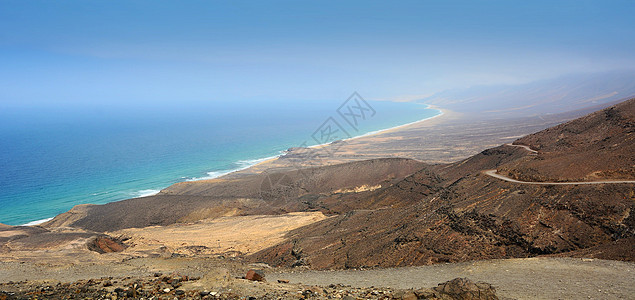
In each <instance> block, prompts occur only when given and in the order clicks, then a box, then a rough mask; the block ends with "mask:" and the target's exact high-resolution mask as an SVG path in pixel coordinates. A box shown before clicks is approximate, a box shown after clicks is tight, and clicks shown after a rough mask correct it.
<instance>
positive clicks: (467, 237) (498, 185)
mask: <svg viewBox="0 0 635 300" xmlns="http://www.w3.org/2000/svg"><path fill="white" fill-rule="evenodd" d="M634 107H635V100H629V101H626V102H624V103H621V104H619V105H616V106H613V107H610V108H608V109H605V110H602V111H600V112H597V113H594V114H592V115H589V116H587V117H583V118H580V119H577V120H575V121H572V122H569V123H566V124H562V125H560V126H557V127H554V128H551V129H547V130H545V131H543V132H540V133H537V134H534V135H530V136H528V137H525V138H521V139H519V140H518V141H516V143H519V144H520V143H522V144H525V145H528V146H530V147H535V149H538V154H537V155H533V154H534V153H532V152H531V151H528V150H527V149H525V148H522V147H514V146H508V145H503V146H500V147H496V148H493V149H488V150H485V151H483V152H482V153H480V154H478V155H476V156H473V157H471V158H468V159H466V160H463V161H460V162H457V163H454V164H450V165H436V166H427V167H425V168H424V169H422V170H420V171H418V172H416V173H414V174H413V175H411V176H408V177H406V178H405V179H404V180H402V181H400V182H398V183H396V184H394V185H392V186H389V187H385V188H382V189H379V190H376V191H373V192H372V193H370V194H365V195H342V196H340V195H337V196H331V197H324V198H322V199H318V200H316V205H325V206H327V207H330V208H331V209H332V210H333V209H335V210H336V212H337V213H340V214H339V215H338V216H337V217H335V218H331V219H327V220H324V221H321V222H319V223H316V224H312V225H309V226H306V227H303V228H299V229H297V230H295V231H293V232H292V233H291V234H290V236H289V240H288V241H287V242H285V243H282V244H280V245H278V246H276V247H272V248H269V249H266V250H264V251H261V252H259V253H257V254H255V255H253V257H252V258H253V259H254V260H257V261H266V262H270V263H274V264H277V265H287V266H293V265H296V266H297V265H310V266H311V267H313V268H322V269H324V268H352V267H375V266H382V267H391V266H406V265H421V264H431V263H439V262H458V261H466V260H474V259H489V258H509V257H531V256H537V255H549V254H560V255H567V253H571V254H574V253H576V255H579V254H580V253H586V254H587V255H588V256H592V257H600V258H607V259H623V260H633V259H634V258H635V257H634V254H633V253H634V252H635V251H634V250H635V239H634V236H635V217H633V215H632V214H631V211H632V210H633V208H634V205H635V184H634V183H625V184H601V183H600V184H586V185H551V184H545V185H539V184H538V185H534V184H523V183H514V182H508V181H503V180H500V179H497V178H493V177H491V176H488V175H486V174H484V173H483V171H484V170H488V169H498V170H499V172H502V171H503V170H507V172H509V173H512V174H515V175H517V176H516V177H518V178H523V179H528V180H534V179H537V177H538V176H536V175H534V174H541V173H540V172H548V171H549V170H554V171H553V172H555V170H558V173H557V174H559V175H560V176H563V177H557V178H558V179H561V178H563V179H565V180H568V179H578V178H583V179H587V178H589V177H590V178H597V177H593V176H581V175H579V174H585V175H586V174H610V175H611V176H610V177H608V176H607V177H605V178H613V176H617V175H620V176H625V177H627V179H629V178H630V179H632V177H631V176H632V173H629V171H628V170H632V168H633V159H634V155H633V153H635V151H632V150H630V149H633V136H632V132H633V122H634V118H633V108H634ZM555 137H559V138H560V141H559V140H558V138H555ZM572 141H579V142H578V143H573V142H572ZM576 145H579V147H576ZM530 149H531V148H530ZM599 149H603V152H602V153H601V154H598V152H597V151H599ZM611 149H612V151H611ZM571 153H575V155H571ZM603 154H605V155H603ZM576 155H577V156H576ZM576 157H577V159H576ZM552 160H553V164H555V165H557V166H558V168H550V169H545V170H544V171H543V169H541V166H544V165H549V163H550V161H552ZM567 164H568V165H567ZM580 165H583V166H584V167H579V166H580ZM527 166H531V167H527ZM529 169H534V170H536V171H532V173H528V174H527V175H524V174H525V173H523V171H525V170H529ZM622 170H627V171H622ZM547 174H550V173H547ZM554 174H556V173H554ZM521 175H522V176H521ZM545 177H546V176H545ZM538 178H540V179H542V178H543V177H538ZM546 178H549V177H546ZM600 178H603V177H600ZM341 207H347V208H348V209H341ZM600 248H604V249H603V250H598V249H600ZM584 249H587V250H588V251H587V252H584ZM590 249H596V250H595V251H594V250H590Z"/></svg>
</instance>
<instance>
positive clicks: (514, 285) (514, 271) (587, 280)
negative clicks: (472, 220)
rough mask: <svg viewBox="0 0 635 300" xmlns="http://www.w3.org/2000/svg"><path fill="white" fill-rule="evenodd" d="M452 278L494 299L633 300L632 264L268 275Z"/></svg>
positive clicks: (524, 263) (531, 263) (380, 283)
mask: <svg viewBox="0 0 635 300" xmlns="http://www.w3.org/2000/svg"><path fill="white" fill-rule="evenodd" d="M456 277H468V278H470V279H472V280H474V281H486V282H489V283H491V284H492V285H493V286H494V287H495V288H496V291H497V294H498V295H499V296H503V297H510V298H515V299H633V298H632V297H633V295H635V284H634V281H635V264H633V263H628V262H619V261H608V260H591V259H573V258H528V259H507V260H490V261H476V262H466V263H458V264H441V265H432V266H422V267H407V268H394V269H378V270H363V271H359V270H357V271H351V270H346V271H301V272H285V273H277V274H270V275H268V277H267V278H268V279H269V278H270V280H277V279H288V280H290V281H291V282H292V283H303V284H308V285H328V284H331V283H335V284H338V283H339V284H346V285H351V286H353V287H370V286H375V287H391V288H399V289H408V288H422V287H432V286H436V285H437V284H438V283H440V282H443V281H447V280H450V279H452V278H456Z"/></svg>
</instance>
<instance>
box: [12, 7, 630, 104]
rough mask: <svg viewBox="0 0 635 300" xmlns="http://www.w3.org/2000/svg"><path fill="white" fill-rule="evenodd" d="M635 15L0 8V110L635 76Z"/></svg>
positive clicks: (394, 94) (595, 11)
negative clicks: (613, 72) (579, 75)
mask: <svg viewBox="0 0 635 300" xmlns="http://www.w3.org/2000/svg"><path fill="white" fill-rule="evenodd" d="M633 15H635V1H607V0H599V1H581V0H575V1H552V0H549V1H526V0H524V1H507V0H505V1H472V0H468V1H222V2H221V1H25V0H16V1H8V0H1V1H0V105H4V106H5V107H6V106H48V105H59V104H77V103H84V104H88V105H93V104H95V103H97V104H99V105H102V104H106V105H119V104H126V105H127V104H130V103H137V104H141V105H149V104H160V103H163V102H174V101H179V102H180V101H184V102H199V101H223V100H233V99H241V100H245V99H246V100H252V99H253V100H271V99H276V100H289V99H291V100H304V99H343V98H345V97H346V96H348V95H349V94H350V93H351V92H352V91H355V90H356V91H359V92H360V93H361V94H362V95H364V96H366V97H367V98H370V99H403V98H408V97H414V96H418V95H425V94H430V93H433V92H436V91H440V90H443V89H447V88H453V87H465V86H469V85H477V84H492V83H517V82H526V81H529V80H533V79H540V78H547V77H555V76H558V75H561V74H567V73H575V72H581V71H583V72H594V71H604V70H610V69H616V68H633V67H635V38H634V36H635V34H634V32H635V18H634V17H633ZM0 107H2V106H0Z"/></svg>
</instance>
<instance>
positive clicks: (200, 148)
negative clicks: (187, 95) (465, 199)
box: [0, 99, 440, 225]
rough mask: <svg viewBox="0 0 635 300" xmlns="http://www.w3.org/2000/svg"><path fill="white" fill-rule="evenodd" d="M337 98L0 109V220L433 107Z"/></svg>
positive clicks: (412, 117)
mask: <svg viewBox="0 0 635 300" xmlns="http://www.w3.org/2000/svg"><path fill="white" fill-rule="evenodd" d="M343 100H346V99H343ZM343 100H339V101H308V102H305V101H266V102H256V101H252V102H249V101H242V102H240V101H239V102H235V101H234V102H211V103H195V104H188V105H181V106H179V105H157V106H151V105H149V106H145V107H142V106H130V107H125V106H120V107H110V108H109V107H104V106H95V107H92V106H90V105H83V106H81V107H56V108H53V107H49V108H35V107H34V108H30V109H25V108H10V107H9V108H2V109H1V110H0V223H4V224H9V225H22V224H35V223H38V222H42V220H45V219H48V218H52V217H54V216H55V215H57V214H60V213H63V212H65V211H68V210H69V209H71V208H72V207H73V206H74V205H78V204H84V203H93V204H103V203H108V202H113V201H118V200H124V199H129V198H134V197H142V196H148V195H152V194H155V193H157V192H159V191H160V190H161V189H163V188H165V187H167V186H169V185H171V184H174V183H177V182H181V181H187V180H199V179H208V178H215V177H218V176H221V175H224V174H227V173H229V172H232V171H236V170H239V169H243V168H247V167H249V166H251V165H253V164H255V163H258V162H260V161H263V160H265V159H268V158H272V157H275V156H278V155H281V153H283V151H284V150H286V149H288V148H291V147H297V146H311V145H316V144H320V143H321V142H328V141H321V140H320V136H322V137H323V136H324V135H323V133H324V130H323V129H324V128H326V127H325V126H331V127H329V128H330V129H333V128H335V129H339V132H340V133H342V134H341V135H340V136H339V137H340V138H349V137H356V136H361V135H364V134H368V133H372V132H375V131H378V130H383V129H388V128H392V127H395V126H399V125H403V124H407V123H412V122H415V121H418V120H422V119H427V118H430V117H433V116H435V115H437V114H439V113H440V112H439V111H438V110H435V109H429V108H428V107H427V106H426V105H423V104H417V103H398V102H388V101H367V102H359V103H362V105H363V107H361V109H360V106H359V105H357V106H355V105H352V107H353V109H352V110H351V109H350V107H351V106H350V105H349V104H351V103H348V102H347V103H344V101H343ZM343 103H344V104H343ZM359 103H358V104H359ZM353 104H354V103H353ZM356 109H357V110H356ZM353 116H355V117H353ZM316 137H317V138H316Z"/></svg>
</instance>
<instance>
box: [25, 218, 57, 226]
mask: <svg viewBox="0 0 635 300" xmlns="http://www.w3.org/2000/svg"><path fill="white" fill-rule="evenodd" d="M50 220H53V218H46V219H42V220H37V221H32V222H29V223H26V224H22V225H21V226H35V225H40V224H42V223H46V222H48V221H50Z"/></svg>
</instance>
